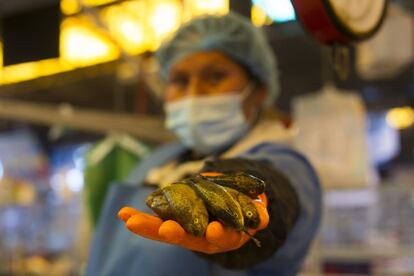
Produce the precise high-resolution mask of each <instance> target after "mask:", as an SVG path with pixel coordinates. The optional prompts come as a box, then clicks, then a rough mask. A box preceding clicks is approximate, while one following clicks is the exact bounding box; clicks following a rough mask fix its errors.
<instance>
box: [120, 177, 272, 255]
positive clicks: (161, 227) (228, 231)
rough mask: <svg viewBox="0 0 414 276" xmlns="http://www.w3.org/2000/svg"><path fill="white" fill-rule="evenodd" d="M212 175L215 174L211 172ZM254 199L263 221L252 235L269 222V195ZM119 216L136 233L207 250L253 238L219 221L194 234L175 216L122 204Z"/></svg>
mask: <svg viewBox="0 0 414 276" xmlns="http://www.w3.org/2000/svg"><path fill="white" fill-rule="evenodd" d="M205 175H207V174H205ZM209 175H212V174H211V173H209ZM253 202H254V204H255V205H256V207H257V210H258V212H259V215H260V225H259V227H257V228H256V229H249V230H248V232H249V233H250V235H252V236H253V235H254V234H255V233H256V232H257V231H259V230H262V229H264V228H266V227H267V225H268V223H269V214H268V212H267V197H266V195H265V194H264V193H263V194H261V195H259V196H258V198H257V199H254V200H253ZM118 216H119V217H120V218H121V219H122V220H123V221H124V222H125V225H126V227H127V228H128V229H129V230H130V231H131V232H133V233H134V234H136V235H139V236H142V237H145V238H148V239H152V240H156V241H161V242H165V243H170V244H174V245H178V246H181V247H184V248H187V249H190V250H194V251H198V252H202V253H207V254H215V253H221V252H226V251H231V250H235V249H238V248H240V247H241V246H242V245H243V244H245V243H246V242H247V241H248V240H249V239H250V237H249V236H248V235H247V234H246V233H244V232H242V231H237V230H234V229H232V228H229V227H226V226H224V225H223V224H222V223H220V222H218V221H212V222H210V223H209V224H208V226H207V229H206V233H205V236H204V237H195V236H193V235H190V234H188V233H187V232H185V230H184V228H183V227H182V226H181V225H180V224H178V222H176V221H174V220H166V221H163V220H162V219H161V218H159V217H157V216H153V215H150V214H147V213H144V212H141V211H139V210H136V209H134V208H131V207H123V208H122V209H121V210H120V211H119V213H118Z"/></svg>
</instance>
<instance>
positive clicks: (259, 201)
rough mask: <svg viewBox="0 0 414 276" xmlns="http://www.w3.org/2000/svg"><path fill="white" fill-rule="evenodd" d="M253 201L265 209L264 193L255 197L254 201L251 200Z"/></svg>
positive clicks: (265, 197) (265, 199) (265, 198)
mask: <svg viewBox="0 0 414 276" xmlns="http://www.w3.org/2000/svg"><path fill="white" fill-rule="evenodd" d="M253 201H254V202H258V203H260V204H262V205H263V206H264V207H267V196H266V194H265V193H261V194H260V195H258V196H257V198H256V199H253Z"/></svg>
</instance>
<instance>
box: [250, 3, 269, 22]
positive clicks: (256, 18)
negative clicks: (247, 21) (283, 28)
mask: <svg viewBox="0 0 414 276" xmlns="http://www.w3.org/2000/svg"><path fill="white" fill-rule="evenodd" d="M251 17H252V18H251V20H252V23H253V24H254V25H255V26H256V27H262V26H264V25H270V24H272V22H273V20H272V19H271V18H270V17H269V16H268V15H267V13H266V12H265V11H264V10H263V9H262V8H261V7H260V6H258V5H252V12H251Z"/></svg>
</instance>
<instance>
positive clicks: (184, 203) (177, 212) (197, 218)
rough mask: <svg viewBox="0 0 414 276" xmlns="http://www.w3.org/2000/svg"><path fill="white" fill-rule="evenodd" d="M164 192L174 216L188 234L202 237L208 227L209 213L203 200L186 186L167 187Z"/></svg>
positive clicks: (177, 184)
mask: <svg viewBox="0 0 414 276" xmlns="http://www.w3.org/2000/svg"><path fill="white" fill-rule="evenodd" d="M162 192H163V194H164V196H165V198H166V200H167V202H168V204H169V207H170V209H169V210H170V211H171V212H172V214H173V216H172V217H171V218H170V219H173V220H175V221H177V222H178V223H179V224H180V225H181V226H182V227H183V228H184V229H185V230H186V231H187V232H188V233H190V234H192V235H194V236H197V237H201V236H203V235H204V233H205V231H206V228H207V225H208V212H207V209H206V206H205V205H204V203H203V201H202V199H201V198H200V197H198V196H197V194H196V192H195V191H194V190H193V189H192V188H191V187H190V186H188V185H186V184H179V183H176V184H174V185H169V186H166V187H165V188H163V189H162Z"/></svg>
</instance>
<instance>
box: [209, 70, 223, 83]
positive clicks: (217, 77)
mask: <svg viewBox="0 0 414 276" xmlns="http://www.w3.org/2000/svg"><path fill="white" fill-rule="evenodd" d="M226 77H227V73H226V72H222V71H215V72H210V73H209V74H207V81H208V82H209V83H211V84H217V83H219V82H221V81H222V80H224V79H225V78H226Z"/></svg>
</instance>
